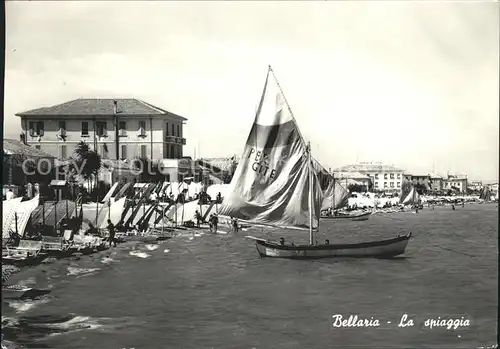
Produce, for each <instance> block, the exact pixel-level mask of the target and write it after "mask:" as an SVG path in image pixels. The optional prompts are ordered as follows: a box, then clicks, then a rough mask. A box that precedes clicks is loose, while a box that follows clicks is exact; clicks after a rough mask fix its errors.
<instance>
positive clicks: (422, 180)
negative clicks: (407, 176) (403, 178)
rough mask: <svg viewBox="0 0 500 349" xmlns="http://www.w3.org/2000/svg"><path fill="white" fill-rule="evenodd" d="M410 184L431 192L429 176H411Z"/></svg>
mask: <svg viewBox="0 0 500 349" xmlns="http://www.w3.org/2000/svg"><path fill="white" fill-rule="evenodd" d="M411 182H412V183H413V185H420V186H424V187H425V189H426V190H431V175H430V174H412V175H411Z"/></svg>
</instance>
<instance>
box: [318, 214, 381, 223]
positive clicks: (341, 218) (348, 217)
mask: <svg viewBox="0 0 500 349" xmlns="http://www.w3.org/2000/svg"><path fill="white" fill-rule="evenodd" d="M371 214H372V213H371V212H366V213H361V214H358V215H338V216H321V219H335V220H339V221H346V220H348V221H349V220H350V221H367V220H368V219H369V218H370V215H371Z"/></svg>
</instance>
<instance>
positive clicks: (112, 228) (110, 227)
mask: <svg viewBox="0 0 500 349" xmlns="http://www.w3.org/2000/svg"><path fill="white" fill-rule="evenodd" d="M108 231H109V247H111V243H113V245H114V247H116V240H115V225H114V224H113V223H112V222H111V220H110V219H108Z"/></svg>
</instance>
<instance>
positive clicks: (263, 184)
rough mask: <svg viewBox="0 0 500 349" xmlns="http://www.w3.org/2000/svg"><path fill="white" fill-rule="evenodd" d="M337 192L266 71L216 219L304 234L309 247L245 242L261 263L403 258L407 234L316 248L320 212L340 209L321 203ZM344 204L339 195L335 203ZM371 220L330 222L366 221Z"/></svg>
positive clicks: (281, 92) (279, 88) (256, 238)
mask: <svg viewBox="0 0 500 349" xmlns="http://www.w3.org/2000/svg"><path fill="white" fill-rule="evenodd" d="M339 188H340V187H339ZM336 189H338V188H337V186H336V185H335V180H334V178H333V176H332V175H331V174H330V173H329V172H328V171H326V170H325V169H324V168H323V166H321V165H320V164H319V163H318V162H317V161H316V160H314V159H313V158H312V156H311V146H310V144H309V143H306V141H305V140H304V138H303V137H302V135H301V133H300V130H299V128H298V125H297V123H296V120H295V118H294V117H293V114H292V111H291V109H290V106H289V105H288V102H287V101H286V98H285V96H284V94H283V91H282V89H281V87H280V85H279V83H278V81H277V79H276V76H275V75H274V73H273V71H272V69H271V67H269V69H268V73H267V77H266V82H265V85H264V90H263V92H262V97H261V100H260V103H259V107H258V109H257V113H256V116H255V120H254V124H253V127H252V129H251V131H250V134H249V136H248V138H247V142H246V146H245V150H244V153H243V155H242V157H241V160H240V161H239V163H238V166H237V168H236V171H235V173H234V175H233V178H232V180H231V184H230V188H229V189H228V193H227V195H226V197H225V198H224V201H223V202H222V206H221V208H220V211H219V215H220V216H223V217H227V218H230V219H234V218H236V219H238V220H240V221H243V222H247V223H250V224H253V225H270V226H274V227H280V228H284V229H285V230H284V233H286V232H289V231H290V230H292V229H293V230H295V231H297V229H299V230H303V231H307V230H308V231H309V244H308V245H306V244H304V245H295V244H293V243H292V244H285V243H284V239H283V238H282V239H281V241H280V243H276V242H272V241H268V240H265V239H262V238H258V237H253V236H248V238H250V239H252V240H254V241H255V244H256V247H257V251H258V252H259V254H260V255H261V256H265V257H274V258H290V259H316V258H334V257H376V258H391V257H395V256H399V255H401V254H403V253H404V252H405V250H406V247H407V245H408V241H409V240H410V238H411V233H409V234H406V235H404V236H398V237H396V238H393V239H389V240H380V241H371V242H360V243H355V244H331V245H330V244H329V241H328V240H327V241H325V244H324V245H319V244H318V243H317V240H316V238H315V232H316V231H319V225H320V212H321V211H322V210H324V209H325V208H327V209H329V208H332V207H333V208H335V207H339V206H337V205H332V204H329V203H328V202H327V201H325V198H327V197H334V195H335V190H336ZM344 191H345V192H347V191H346V190H345V189H344ZM332 192H333V193H332ZM344 196H345V197H344ZM346 198H347V196H346V195H343V196H342V197H341V198H337V199H338V200H340V199H342V200H343V201H345V200H346ZM334 199H335V198H334ZM334 202H335V201H334ZM325 203H326V204H325ZM325 206H326V207H325ZM370 214H371V213H363V214H361V215H357V216H347V217H345V218H344V217H342V216H335V218H336V219H346V218H347V219H351V220H352V219H353V218H354V219H359V220H366V219H367V218H368V217H369V216H370ZM337 217H339V218H337ZM340 217H342V218H340Z"/></svg>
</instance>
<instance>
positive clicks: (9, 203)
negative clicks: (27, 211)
mask: <svg viewBox="0 0 500 349" xmlns="http://www.w3.org/2000/svg"><path fill="white" fill-rule="evenodd" d="M22 199H23V198H15V199H12V200H3V201H2V210H3V214H2V238H3V239H4V240H3V241H7V240H5V239H8V238H9V236H10V235H9V234H10V233H9V232H10V227H11V225H12V221H13V220H14V219H15V218H14V216H15V213H16V209H17V207H18V206H19V205H20V204H21V201H22Z"/></svg>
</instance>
